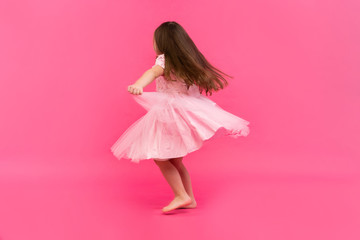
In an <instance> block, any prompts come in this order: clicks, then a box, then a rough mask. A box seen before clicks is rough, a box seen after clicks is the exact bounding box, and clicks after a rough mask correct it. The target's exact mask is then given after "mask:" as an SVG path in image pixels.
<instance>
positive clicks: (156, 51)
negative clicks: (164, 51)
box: [153, 38, 161, 55]
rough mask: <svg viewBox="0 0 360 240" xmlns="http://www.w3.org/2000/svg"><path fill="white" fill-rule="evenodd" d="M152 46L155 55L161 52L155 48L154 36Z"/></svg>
mask: <svg viewBox="0 0 360 240" xmlns="http://www.w3.org/2000/svg"><path fill="white" fill-rule="evenodd" d="M153 48H154V51H155V53H156V55H160V54H161V52H159V50H158V49H157V46H156V42H155V38H153Z"/></svg>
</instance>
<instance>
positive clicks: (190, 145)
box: [111, 54, 250, 163]
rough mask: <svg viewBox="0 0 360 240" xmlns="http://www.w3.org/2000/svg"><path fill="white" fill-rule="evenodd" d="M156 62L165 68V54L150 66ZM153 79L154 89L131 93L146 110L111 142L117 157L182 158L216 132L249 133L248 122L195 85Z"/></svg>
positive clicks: (181, 81)
mask: <svg viewBox="0 0 360 240" xmlns="http://www.w3.org/2000/svg"><path fill="white" fill-rule="evenodd" d="M156 65H159V66H161V67H162V68H165V56H164V54H161V55H158V56H157V58H156V61H155V64H154V65H153V67H155V66H156ZM174 79H176V78H175V77H174ZM155 81H156V92H143V93H142V94H140V95H131V96H133V98H134V100H135V101H136V102H137V103H138V104H140V105H141V106H142V107H143V108H145V109H146V111H147V113H146V114H145V115H144V116H142V117H141V118H139V119H138V120H137V121H135V122H134V123H133V124H132V125H131V126H130V127H129V128H128V129H127V130H126V131H125V132H124V133H123V134H122V135H121V136H120V137H119V139H118V140H117V141H116V142H115V143H114V144H113V145H112V147H111V152H112V153H113V154H114V156H115V157H117V158H118V159H121V158H127V159H131V162H136V163H139V162H140V160H145V159H154V158H155V159H157V160H162V159H164V160H167V159H169V158H176V157H183V156H185V155H187V154H188V153H190V152H193V151H195V150H198V149H199V148H201V146H202V145H203V142H204V141H205V140H207V139H209V138H211V137H213V136H214V135H215V133H218V134H216V136H218V135H219V136H222V135H227V136H230V137H233V138H237V137H239V136H247V135H248V134H249V132H250V129H249V127H248V125H249V124H250V122H248V121H246V120H244V119H242V118H240V117H238V116H235V115H233V114H231V113H229V112H227V111H225V110H224V109H222V108H221V107H220V106H218V105H217V104H216V103H215V102H213V101H211V100H210V99H209V98H207V97H206V96H204V95H202V94H200V92H199V87H198V86H196V85H192V86H190V88H189V89H187V88H186V84H185V82H184V81H183V80H181V79H180V80H179V79H176V81H167V80H166V79H165V78H164V76H159V77H157V78H156V79H155Z"/></svg>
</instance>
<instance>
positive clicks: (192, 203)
mask: <svg viewBox="0 0 360 240" xmlns="http://www.w3.org/2000/svg"><path fill="white" fill-rule="evenodd" d="M196 206H197V203H196V201H195V199H191V203H190V204H188V205H186V206H182V207H179V208H196Z"/></svg>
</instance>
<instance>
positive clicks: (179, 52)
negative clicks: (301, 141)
mask: <svg viewBox="0 0 360 240" xmlns="http://www.w3.org/2000/svg"><path fill="white" fill-rule="evenodd" d="M154 40H155V43H156V46H157V49H158V51H159V52H161V53H163V54H164V55H165V69H164V77H165V78H166V79H171V77H170V73H172V74H174V75H175V76H177V77H180V78H182V79H183V80H184V81H185V83H186V85H187V88H189V87H190V86H191V85H193V84H195V85H197V86H198V87H199V90H200V93H202V92H203V90H205V92H206V95H208V93H210V95H212V91H218V90H220V89H223V88H224V85H225V86H227V85H228V82H227V80H226V79H225V78H224V77H223V76H222V75H226V76H228V77H230V78H233V77H232V76H229V75H227V74H225V73H223V72H222V71H220V70H219V69H217V68H215V67H214V66H212V65H211V64H210V63H209V62H208V61H207V60H206V58H205V57H204V56H203V54H202V53H201V52H200V51H199V50H198V48H197V47H196V45H195V44H194V42H193V41H192V39H191V38H190V37H189V35H188V34H187V33H186V31H185V30H184V28H183V27H182V26H181V25H180V24H178V23H177V22H173V21H168V22H164V23H162V24H161V25H160V26H159V27H158V28H156V30H155V32H154Z"/></svg>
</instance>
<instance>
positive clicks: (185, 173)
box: [170, 157, 197, 208]
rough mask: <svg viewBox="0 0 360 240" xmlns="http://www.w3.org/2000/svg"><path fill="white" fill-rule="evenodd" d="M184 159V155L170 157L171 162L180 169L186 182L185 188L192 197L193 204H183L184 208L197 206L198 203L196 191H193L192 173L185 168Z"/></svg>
mask: <svg viewBox="0 0 360 240" xmlns="http://www.w3.org/2000/svg"><path fill="white" fill-rule="evenodd" d="M182 159H183V157H179V158H172V159H170V162H171V163H172V164H173V165H174V166H175V167H176V169H177V170H178V172H179V174H180V177H181V180H182V182H183V184H184V188H185V190H186V192H187V194H188V195H189V196H190V198H191V204H189V205H186V206H183V207H182V208H195V207H196V205H197V203H196V201H195V197H194V193H193V190H192V186H191V179H190V174H189V172H188V170H187V169H186V168H185V166H184V164H183V162H182Z"/></svg>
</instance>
